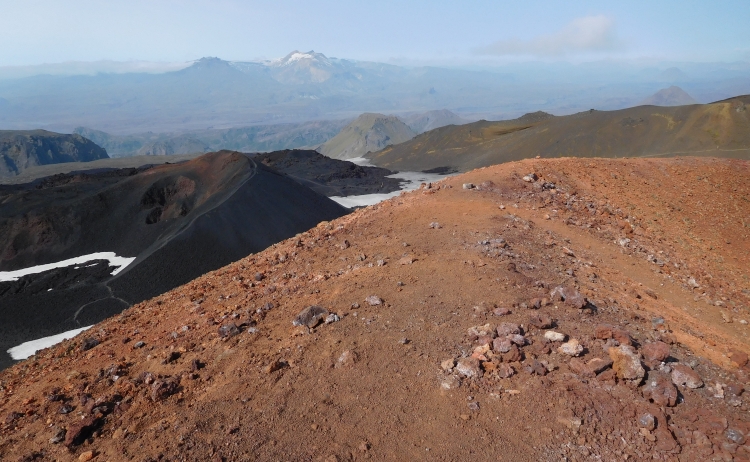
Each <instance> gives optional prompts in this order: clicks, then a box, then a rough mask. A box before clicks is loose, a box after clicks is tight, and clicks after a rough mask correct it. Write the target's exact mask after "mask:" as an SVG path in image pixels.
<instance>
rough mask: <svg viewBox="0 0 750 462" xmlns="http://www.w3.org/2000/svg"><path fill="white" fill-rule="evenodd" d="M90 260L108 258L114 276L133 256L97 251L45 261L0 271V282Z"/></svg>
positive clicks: (15, 279)
mask: <svg viewBox="0 0 750 462" xmlns="http://www.w3.org/2000/svg"><path fill="white" fill-rule="evenodd" d="M92 260H109V266H116V267H117V269H115V270H114V271H112V275H113V276H114V275H115V274H117V273H119V272H120V271H122V270H124V269H125V267H127V266H128V265H129V264H130V263H132V262H133V260H135V257H118V256H117V255H115V253H114V252H97V253H92V254H89V255H83V256H80V257H76V258H69V259H67V260H63V261H59V262H56V263H47V264H46V265H37V266H31V267H29V268H23V269H20V270H15V271H0V282H7V281H17V280H18V278H20V277H22V276H26V275H27V274H37V273H43V272H45V271H49V270H51V269H55V268H65V267H66V266H73V265H81V264H83V263H87V262H90V261H92Z"/></svg>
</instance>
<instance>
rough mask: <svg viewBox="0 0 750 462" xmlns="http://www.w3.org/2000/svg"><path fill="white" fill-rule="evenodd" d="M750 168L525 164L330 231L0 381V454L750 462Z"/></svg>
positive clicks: (407, 199)
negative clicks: (308, 319) (307, 311)
mask: <svg viewBox="0 0 750 462" xmlns="http://www.w3.org/2000/svg"><path fill="white" fill-rule="evenodd" d="M532 172H534V173H535V174H536V175H537V176H538V179H537V180H536V181H530V182H527V181H524V180H523V177H524V176H526V175H527V174H530V173H532ZM749 178H750V163H748V162H747V161H741V160H731V159H712V158H677V159H635V160H632V159H628V160H623V159H609V160H607V159H554V160H546V159H542V160H526V161H522V162H516V163H508V164H503V165H498V166H493V167H488V168H483V169H479V170H475V171H472V172H470V173H467V174H465V175H462V176H459V177H453V178H450V179H448V180H445V181H443V182H441V183H438V184H433V185H430V186H429V187H426V188H423V189H421V190H418V191H415V192H413V193H409V194H403V195H401V196H399V197H396V198H393V199H391V200H388V201H386V202H383V203H381V204H379V205H377V206H373V207H368V208H366V209H362V210H359V211H357V212H355V213H352V214H350V215H347V216H345V217H343V218H340V219H338V220H335V221H332V222H324V223H321V224H320V225H319V226H317V227H316V228H315V229H312V230H310V231H309V232H305V233H302V234H300V235H297V236H296V237H295V238H292V239H289V240H287V241H284V242H282V243H280V244H277V245H275V246H273V247H271V248H269V249H267V250H265V251H263V252H260V253H258V254H254V255H250V256H248V257H247V258H244V259H242V260H240V261H238V262H235V263H233V264H231V265H229V266H227V267H225V268H222V269H220V270H218V271H214V272H211V273H208V274H206V275H204V276H203V277H200V278H198V279H196V280H194V281H192V282H190V283H188V284H186V285H184V286H182V287H180V288H177V289H175V290H173V291H171V292H168V293H166V294H163V295H161V296H159V297H156V298H154V299H152V300H149V301H147V302H144V303H140V304H138V305H136V306H134V307H133V308H131V309H129V310H127V311H126V312H124V313H123V314H122V315H120V316H117V317H115V318H112V319H110V320H107V321H105V322H103V323H101V324H99V325H97V326H96V327H94V328H93V329H91V330H90V331H88V332H85V333H84V334H82V335H80V336H79V337H77V338H75V339H72V340H69V341H65V342H63V343H62V344H60V345H58V346H56V347H53V348H50V349H47V350H44V351H41V352H39V353H38V354H37V355H36V356H35V357H32V358H30V359H29V360H27V361H25V362H23V363H20V364H18V365H16V366H14V367H12V368H10V369H8V370H6V371H4V372H2V373H0V418H2V420H0V426H1V427H0V459H2V460H12V461H15V460H53V459H54V460H79V457H83V459H80V460H88V459H87V458H88V457H89V456H90V455H93V456H94V459H93V460H102V461H104V460H111V461H115V460H138V461H143V460H201V461H203V460H232V461H234V460H362V459H375V460H480V461H484V460H492V461H495V460H521V461H538V460H647V459H648V460H652V459H657V460H681V461H682V460H696V461H697V460H700V461H703V460H736V461H740V460H745V461H747V460H750V443H748V441H749V440H750V414H749V413H748V410H749V409H750V396H749V395H750V393H743V391H744V389H745V388H747V387H749V386H750V368H749V367H750V366H748V365H747V356H746V354H747V353H750V347H749V346H748V333H749V332H750V329H749V327H748V324H747V322H748V321H749V320H750V308H749V307H750V282H749V279H748V278H749V277H750V274H748V268H750V241H749V240H748V233H749V232H750V229H749V227H750V182H749V181H748V179H749ZM527 179H530V180H531V179H532V178H527ZM469 182H471V183H473V184H475V185H478V188H473V189H464V188H463V187H462V184H464V183H469ZM553 184H554V188H552V185H553ZM186 258H189V256H187V255H186ZM558 287H562V288H564V290H563V292H564V297H565V298H566V299H565V302H563V301H562V300H561V299H560V297H559V296H558V295H559V293H560V292H559V291H558V290H557V289H556V288H558ZM553 295H554V296H553ZM371 296H376V299H372V298H371ZM582 297H585V298H586V299H587V301H586V300H583V299H582ZM368 299H369V300H372V301H373V302H378V301H381V300H382V302H381V303H380V304H375V305H371V304H370V303H368V302H367V301H366V300H368ZM354 303H356V304H357V305H353V304H354ZM584 303H585V304H584ZM310 305H319V306H321V307H323V308H324V309H326V310H328V311H330V312H332V313H337V314H338V316H339V317H340V321H338V322H332V323H330V324H320V325H318V326H315V327H313V328H312V329H308V328H306V327H304V326H299V327H294V326H293V325H292V321H293V320H294V319H295V316H297V315H298V313H300V311H301V310H303V309H304V308H306V307H308V306H310ZM581 305H583V307H582V308H579V307H580V306H581ZM486 324H490V326H487V327H484V325H486ZM550 325H551V326H550ZM477 326H479V327H477ZM495 327H497V329H494V328H495ZM547 330H553V331H555V332H557V333H560V334H564V335H566V336H567V337H568V338H569V339H575V340H577V341H578V343H579V345H578V346H579V347H581V349H582V351H580V357H578V358H572V357H571V356H569V355H567V354H565V353H564V352H561V351H560V349H561V348H562V344H561V342H559V341H548V340H545V335H546V334H545V333H546V331H547ZM498 331H499V332H498ZM514 332H518V334H514ZM222 335H224V337H222ZM495 336H496V338H495V339H493V338H492V337H495ZM88 339H96V340H98V341H99V342H101V343H99V344H98V345H96V346H93V348H90V349H88V350H85V348H88V347H90V346H91V345H93V342H91V341H90V340H88ZM141 342H142V343H141ZM512 342H515V343H512ZM516 344H521V345H522V346H520V347H519V346H516ZM627 344H631V345H632V347H628V346H627ZM566 348H567V350H568V351H571V352H573V353H576V352H578V349H576V345H575V343H574V342H570V343H567V344H566ZM84 350H85V351H84ZM504 350H505V351H507V352H503V351H504ZM628 355H630V356H628ZM641 355H642V356H641ZM472 356H473V357H474V359H471V357H472ZM628 357H630V358H632V359H628ZM610 358H613V359H614V360H615V362H614V364H610V362H609V359H610ZM456 360H458V363H456V362H455V361H456ZM662 360H663V361H664V362H663V363H662V362H660V361H662ZM472 373H473V374H476V375H475V376H473V377H471V376H470V375H471V374H472ZM644 374H646V376H645V377H643V375H644ZM479 375H481V377H479ZM673 382H677V383H678V384H680V385H679V386H675V385H673V384H672V383H673ZM699 385H700V386H699ZM691 386H699V387H698V388H691ZM61 410H65V411H70V412H68V413H64V414H63V413H61ZM65 431H66V432H65ZM51 439H52V441H59V442H58V443H56V444H53V443H52V442H51ZM89 451H90V452H91V453H90V454H89ZM33 457H37V459H33ZM24 458H25V459H24Z"/></svg>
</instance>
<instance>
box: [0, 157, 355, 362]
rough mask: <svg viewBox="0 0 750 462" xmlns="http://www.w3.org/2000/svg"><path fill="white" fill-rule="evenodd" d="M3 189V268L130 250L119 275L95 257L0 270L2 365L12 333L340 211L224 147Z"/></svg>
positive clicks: (146, 291) (129, 298) (48, 325)
mask: <svg viewBox="0 0 750 462" xmlns="http://www.w3.org/2000/svg"><path fill="white" fill-rule="evenodd" d="M0 195H2V197H3V205H2V217H3V218H2V219H0V242H2V244H3V247H2V248H0V252H2V253H0V269H2V270H4V271H7V270H14V269H19V268H27V267H30V266H34V265H39V264H43V263H54V262H58V261H62V260H66V259H68V258H72V257H78V256H81V255H88V254H91V253H94V252H105V251H106V252H115V253H116V254H117V255H118V256H123V257H137V258H136V259H135V261H134V262H132V263H131V264H130V265H129V266H127V267H126V268H125V269H124V270H122V271H121V272H120V273H118V274H117V275H116V276H112V275H111V274H110V273H111V271H112V270H111V268H110V269H108V265H107V264H106V263H102V262H99V264H95V263H97V262H92V263H91V264H87V265H78V266H76V267H75V268H72V267H67V268H60V269H56V270H51V271H48V272H45V273H42V274H40V275H30V276H24V277H23V278H21V280H19V281H15V282H0V300H2V303H1V305H0V306H1V307H0V352H2V355H1V356H2V358H0V367H2V366H7V365H8V361H9V358H8V357H7V356H5V350H6V349H7V348H9V347H11V346H13V345H16V344H19V343H21V342H23V341H27V340H32V339H35V338H39V337H44V336H48V335H52V334H56V333H59V332H62V331H66V330H70V329H74V328H77V327H81V326H85V325H90V324H93V323H95V322H98V321H100V320H102V319H104V318H106V317H107V316H111V315H113V314H115V313H118V312H120V311H122V310H123V309H125V308H127V307H128V306H129V305H130V304H132V303H137V302H139V301H141V300H144V299H146V298H150V297H153V296H155V295H158V294H160V293H162V292H165V291H167V290H169V289H171V288H173V287H175V286H178V285H180V284H184V283H185V282H187V281H189V280H191V279H193V278H195V277H197V276H199V275H201V274H204V273H206V272H207V271H210V270H213V269H216V268H219V267H221V266H223V265H226V264H227V263H229V262H232V261H235V260H238V259H240V258H242V257H244V256H246V255H248V254H250V253H253V252H257V251H260V250H262V249H264V248H266V247H268V246H270V245H272V244H274V243H276V242H278V241H280V240H282V239H285V238H288V237H291V236H293V235H295V234H297V233H299V232H302V231H304V230H306V229H309V228H311V227H313V226H315V225H316V224H317V223H319V222H320V221H322V220H330V219H332V218H336V217H340V216H342V215H344V214H345V213H347V210H346V209H344V208H343V207H341V206H339V205H338V204H336V203H335V202H333V201H331V200H329V199H327V198H326V197H325V196H322V195H319V194H317V193H315V192H313V191H311V190H310V189H308V188H306V187H304V186H302V185H300V184H299V183H297V182H295V181H293V180H291V179H288V178H286V177H284V176H283V175H281V174H279V173H278V172H276V171H274V170H272V169H270V168H268V167H265V166H263V165H261V164H259V163H256V162H254V161H252V160H251V159H249V158H248V157H247V156H245V155H244V154H240V153H233V152H226V151H225V152H219V153H212V154H207V155H204V156H201V157H199V158H197V159H195V160H192V161H189V162H185V163H182V164H177V165H163V166H158V167H151V168H145V169H127V170H114V171H107V172H102V173H99V174H96V173H82V174H77V175H59V176H55V177H50V178H47V179H45V180H42V181H40V182H37V183H36V186H34V185H21V186H15V187H10V186H3V187H0ZM90 265H92V266H90Z"/></svg>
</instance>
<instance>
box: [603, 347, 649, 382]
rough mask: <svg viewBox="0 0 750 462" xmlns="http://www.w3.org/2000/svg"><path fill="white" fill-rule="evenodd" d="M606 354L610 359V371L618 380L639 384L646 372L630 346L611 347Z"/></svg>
mask: <svg viewBox="0 0 750 462" xmlns="http://www.w3.org/2000/svg"><path fill="white" fill-rule="evenodd" d="M608 353H609V357H610V358H611V359H612V369H613V370H614V371H615V373H616V374H617V377H619V378H620V379H622V380H631V381H634V382H640V381H641V380H642V379H643V376H644V375H646V371H645V369H643V366H642V365H641V358H640V357H639V355H638V353H636V352H635V349H633V347H632V346H629V345H620V346H618V347H612V348H610V349H609V351H608Z"/></svg>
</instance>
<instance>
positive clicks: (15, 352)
mask: <svg viewBox="0 0 750 462" xmlns="http://www.w3.org/2000/svg"><path fill="white" fill-rule="evenodd" d="M91 327H93V326H86V327H81V328H80V329H73V330H69V331H67V332H63V333H62V334H57V335H51V336H49V337H42V338H40V339H36V340H30V341H28V342H24V343H22V344H20V345H18V346H14V347H13V348H10V349H9V350H8V354H9V355H10V357H11V358H13V359H15V360H16V361H19V360H21V359H26V358H28V357H29V356H31V355H33V354H34V353H36V352H37V351H39V350H41V349H44V348H49V347H51V346H52V345H57V344H58V343H60V342H62V341H63V340H67V339H69V338H73V337H75V336H76V335H78V334H80V333H81V332H83V331H85V330H86V329H89V328H91Z"/></svg>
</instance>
